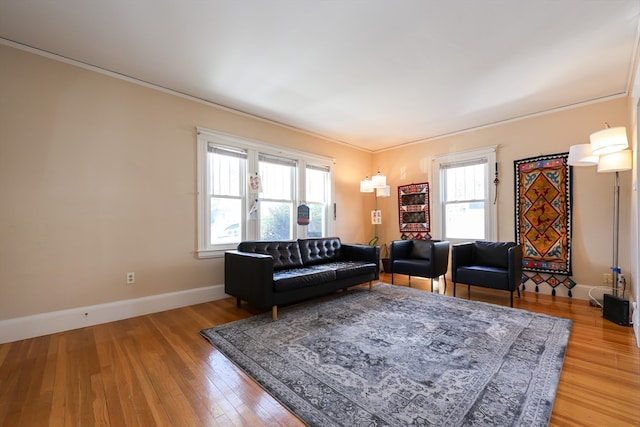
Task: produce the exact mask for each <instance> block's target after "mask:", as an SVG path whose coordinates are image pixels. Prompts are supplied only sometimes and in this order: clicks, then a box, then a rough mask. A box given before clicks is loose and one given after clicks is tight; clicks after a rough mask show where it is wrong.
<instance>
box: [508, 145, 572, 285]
mask: <svg viewBox="0 0 640 427" xmlns="http://www.w3.org/2000/svg"><path fill="white" fill-rule="evenodd" d="M567 158H568V153H562V154H553V155H547V156H540V157H532V158H528V159H523V160H516V161H515V162H514V165H515V188H516V200H515V202H516V203H515V204H516V215H515V216H516V218H515V219H516V241H517V243H519V244H522V246H523V261H522V267H523V270H527V271H535V272H538V273H552V274H561V275H571V168H570V167H569V166H568V165H567Z"/></svg>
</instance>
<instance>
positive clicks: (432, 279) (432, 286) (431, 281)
mask: <svg viewBox="0 0 640 427" xmlns="http://www.w3.org/2000/svg"><path fill="white" fill-rule="evenodd" d="M431 292H433V277H432V278H431Z"/></svg>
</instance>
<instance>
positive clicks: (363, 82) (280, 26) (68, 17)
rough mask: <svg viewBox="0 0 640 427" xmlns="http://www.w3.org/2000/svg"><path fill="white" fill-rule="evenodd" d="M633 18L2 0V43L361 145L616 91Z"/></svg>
mask: <svg viewBox="0 0 640 427" xmlns="http://www.w3.org/2000/svg"><path fill="white" fill-rule="evenodd" d="M639 19H640V1H639V0H535V1H534V0H484V1H479V0H448V1H443V0H401V1H395V0H268V1H267V0H208V1H205V0H181V1H172V0H133V1H132V0H109V1H88V0H55V1H54V0H51V1H43V0H0V38H3V39H4V42H5V43H7V41H8V42H9V44H11V45H15V44H16V43H17V44H20V45H24V46H28V47H31V48H36V49H38V50H42V51H46V52H48V53H53V54H56V55H60V56H62V57H65V58H68V59H73V60H75V61H79V62H82V63H84V64H89V65H92V66H95V67H99V68H102V69H104V70H108V71H111V72H115V73H118V74H122V75H124V76H128V77H131V78H134V79H138V80H141V81H144V82H147V83H151V84H153V85H157V86H161V87H163V88H167V89H171V90H174V91H177V92H180V93H183V94H187V95H190V96H194V97H197V98H200V99H203V100H206V101H210V102H212V103H215V104H219V105H222V106H225V107H228V108H232V109H235V110H239V111H243V112H245V113H249V114H252V115H255V116H259V117H262V118H266V119H269V120H272V121H275V122H279V123H282V124H286V125H288V126H292V127H295V128H299V129H302V130H305V131H307V132H311V133H314V134H317V135H321V136H324V137H326V138H330V139H333V140H336V141H341V142H344V143H347V144H350V145H354V146H358V147H362V148H364V149H366V150H371V151H378V150H382V149H385V148H389V147H393V146H398V145H402V144H406V143H410V142H413V141H419V140H426V139H429V138H433V137H437V136H441V135H446V134H451V133H456V132H460V131H463V130H466V129H472V128H476V127H481V126H485V125H489V124H492V123H498V122H502V121H507V120H512V119H516V118H519V117H524V116H529V115H533V114H539V113H542V112H545V111H550V110H554V109H558V108H565V107H568V106H573V105H577V104H581V103H585V102H592V101H594V100H600V99H604V98H608V97H616V96H623V95H625V94H627V92H628V91H629V90H630V82H631V79H632V78H633V75H632V74H633V69H634V66H635V58H636V51H637V40H638V23H639ZM599 125H600V124H599ZM599 125H598V126H599ZM594 126H595V125H594ZM598 126H595V127H598Z"/></svg>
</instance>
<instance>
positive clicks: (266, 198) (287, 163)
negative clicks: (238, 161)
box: [259, 154, 298, 240]
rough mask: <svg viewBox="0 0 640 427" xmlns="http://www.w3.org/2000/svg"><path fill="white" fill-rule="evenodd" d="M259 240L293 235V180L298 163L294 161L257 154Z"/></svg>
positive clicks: (282, 238) (294, 198) (294, 195)
mask: <svg viewBox="0 0 640 427" xmlns="http://www.w3.org/2000/svg"><path fill="white" fill-rule="evenodd" d="M259 160H260V168H259V169H260V178H261V180H262V188H263V190H262V194H261V195H260V199H259V200H260V204H259V206H260V239H262V240H290V239H292V238H293V233H294V231H293V224H294V223H295V222H294V207H295V205H296V194H295V193H296V192H295V183H296V175H297V169H298V164H297V162H296V161H295V160H292V159H286V158H283V157H273V156H268V155H266V154H260V156H259Z"/></svg>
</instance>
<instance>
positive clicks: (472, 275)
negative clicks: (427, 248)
mask: <svg viewBox="0 0 640 427" xmlns="http://www.w3.org/2000/svg"><path fill="white" fill-rule="evenodd" d="M451 279H452V280H453V296H454V297H455V296H456V283H464V284H467V285H469V286H468V288H469V292H471V285H474V286H482V287H485V288H493V289H501V290H504V291H508V292H509V293H510V295H511V298H510V303H511V307H513V292H514V291H517V292H518V297H520V283H521V282H522V246H521V245H518V244H516V243H514V242H486V241H476V242H473V243H462V244H458V245H453V246H452V249H451Z"/></svg>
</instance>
